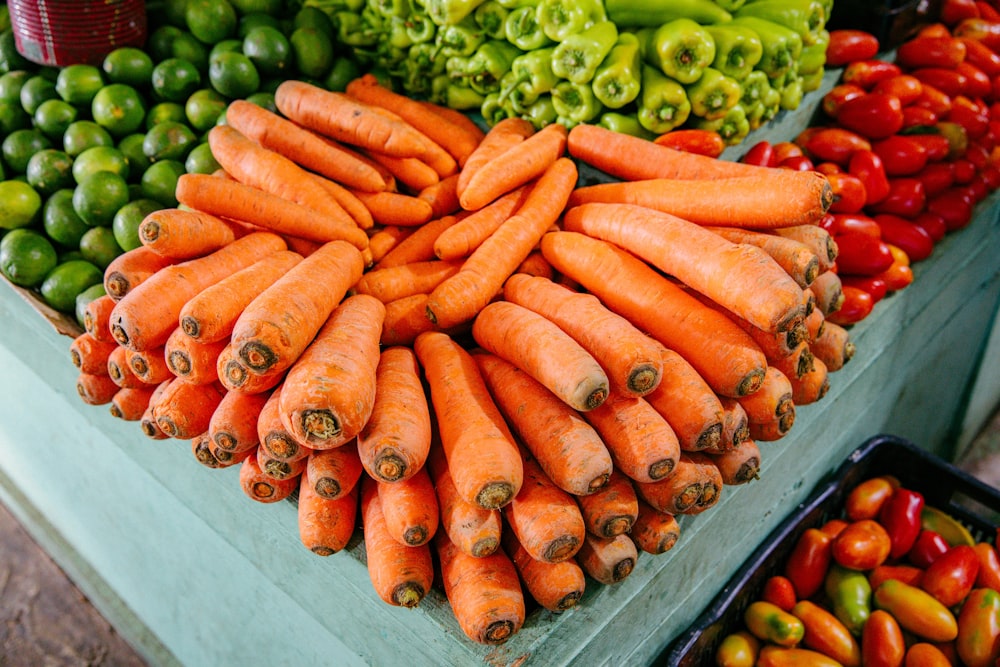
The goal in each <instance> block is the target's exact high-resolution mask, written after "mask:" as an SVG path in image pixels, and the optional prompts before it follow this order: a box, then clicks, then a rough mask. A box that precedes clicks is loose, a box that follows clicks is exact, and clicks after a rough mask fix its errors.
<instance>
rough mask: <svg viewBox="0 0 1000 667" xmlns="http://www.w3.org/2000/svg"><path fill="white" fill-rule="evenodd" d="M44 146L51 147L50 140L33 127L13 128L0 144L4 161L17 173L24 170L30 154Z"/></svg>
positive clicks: (21, 172)
mask: <svg viewBox="0 0 1000 667" xmlns="http://www.w3.org/2000/svg"><path fill="white" fill-rule="evenodd" d="M46 148H52V140H51V139H49V138H48V137H47V136H45V135H44V134H42V131H41V130H36V129H35V128H30V129H29V128H25V129H23V130H14V131H13V132H11V133H10V134H8V135H7V136H6V137H4V140H3V143H2V144H0V151H2V153H3V159H4V162H6V163H7V166H8V167H10V169H11V171H13V172H14V173H17V174H23V173H24V172H25V170H26V169H27V168H28V160H30V159H31V156H32V155H34V154H35V153H37V152H38V151H41V150H45V149H46Z"/></svg>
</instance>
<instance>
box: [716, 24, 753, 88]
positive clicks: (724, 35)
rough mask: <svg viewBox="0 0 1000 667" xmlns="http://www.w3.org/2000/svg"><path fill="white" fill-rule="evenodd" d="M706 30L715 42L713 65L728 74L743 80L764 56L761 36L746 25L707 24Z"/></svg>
mask: <svg viewBox="0 0 1000 667" xmlns="http://www.w3.org/2000/svg"><path fill="white" fill-rule="evenodd" d="M705 30H707V31H708V34H709V35H711V36H712V40H713V41H714V42H715V60H713V61H712V67H714V68H715V69H717V70H719V71H720V72H722V73H723V74H725V75H726V76H729V77H732V78H734V79H736V80H737V81H742V80H743V79H745V78H746V76H747V75H748V74H750V72H751V71H753V68H754V67H756V66H757V63H759V62H760V59H761V58H763V57H764V45H763V44H762V43H761V41H760V37H759V36H758V35H757V33H755V32H754V31H753V30H751V29H750V28H748V27H746V26H742V25H733V24H732V23H723V24H720V25H707V26H705Z"/></svg>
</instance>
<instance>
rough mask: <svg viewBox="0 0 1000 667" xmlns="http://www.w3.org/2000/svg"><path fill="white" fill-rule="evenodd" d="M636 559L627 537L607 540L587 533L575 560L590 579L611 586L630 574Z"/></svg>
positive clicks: (634, 550) (636, 554)
mask: <svg viewBox="0 0 1000 667" xmlns="http://www.w3.org/2000/svg"><path fill="white" fill-rule="evenodd" d="M638 557H639V553H638V551H637V550H636V547H635V542H633V541H632V539H631V538H630V537H629V536H628V535H616V536H614V537H610V538H607V537H597V536H596V535H592V534H590V533H588V534H587V536H586V538H585V539H584V540H583V544H582V545H581V546H580V551H579V552H578V553H577V557H576V560H577V562H578V563H579V564H580V567H582V568H583V571H584V572H586V573H587V574H588V575H590V576H591V578H593V579H596V580H597V581H599V582H601V583H602V584H605V585H607V586H611V585H613V584H617V583H620V582H622V581H624V580H625V578H626V577H628V575H630V574H632V570H633V569H634V568H635V561H636V559H637V558H638Z"/></svg>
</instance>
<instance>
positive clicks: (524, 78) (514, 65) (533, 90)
mask: <svg viewBox="0 0 1000 667" xmlns="http://www.w3.org/2000/svg"><path fill="white" fill-rule="evenodd" d="M554 50H555V47H549V48H545V49H537V50H535V51H528V52H527V53H523V54H521V55H519V56H518V57H516V58H514V60H513V61H511V63H510V73H509V75H504V77H503V79H504V80H506V83H503V82H502V83H501V85H500V88H501V90H500V98H501V99H502V100H503V99H506V98H508V97H511V96H516V99H517V101H518V103H519V104H521V105H523V106H528V105H529V104H531V103H532V102H534V101H536V100H537V99H538V96H539V95H542V94H544V93H548V92H551V91H552V89H553V88H555V85H556V84H557V83H559V77H557V76H556V74H555V72H553V71H552V52H553V51H554ZM508 78H509V80H508Z"/></svg>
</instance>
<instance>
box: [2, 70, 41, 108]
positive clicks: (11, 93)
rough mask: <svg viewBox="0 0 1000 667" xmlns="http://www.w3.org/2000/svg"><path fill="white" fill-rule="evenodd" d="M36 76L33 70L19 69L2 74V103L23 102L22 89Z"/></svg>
mask: <svg viewBox="0 0 1000 667" xmlns="http://www.w3.org/2000/svg"><path fill="white" fill-rule="evenodd" d="M33 75H34V74H33V73H32V72H31V70H26V69H18V70H14V71H13V72H5V73H4V74H0V102H17V103H18V104H20V102H21V87H22V86H24V82H25V81H27V80H28V79H30V78H31V77H32V76H33Z"/></svg>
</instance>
